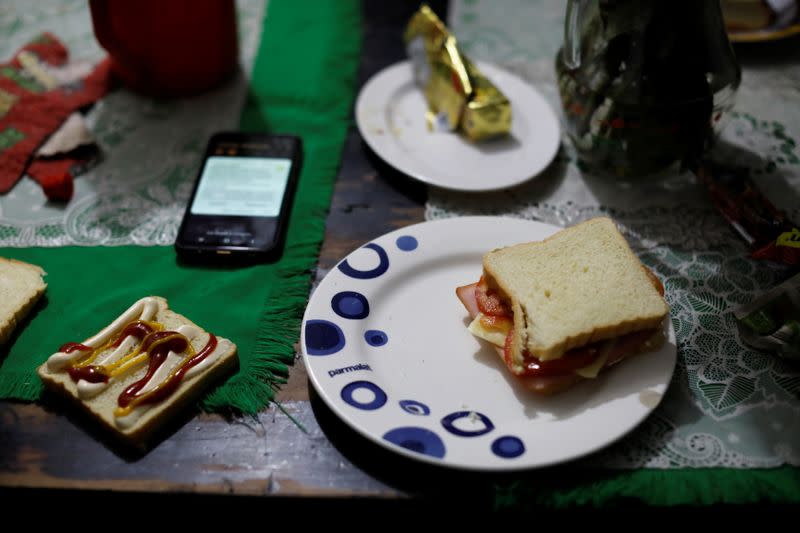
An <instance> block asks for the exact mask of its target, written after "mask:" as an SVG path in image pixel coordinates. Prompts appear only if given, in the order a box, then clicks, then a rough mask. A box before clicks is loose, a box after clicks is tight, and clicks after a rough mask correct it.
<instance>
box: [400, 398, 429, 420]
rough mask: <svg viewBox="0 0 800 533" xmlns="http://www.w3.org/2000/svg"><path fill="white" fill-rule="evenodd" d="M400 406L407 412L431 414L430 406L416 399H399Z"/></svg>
mask: <svg viewBox="0 0 800 533" xmlns="http://www.w3.org/2000/svg"><path fill="white" fill-rule="evenodd" d="M398 403H399V404H400V408H401V409H403V411H405V412H406V413H408V414H411V415H416V416H428V415H429V414H431V410H430V408H429V407H428V406H427V405H425V404H424V403H422V402H418V401H416V400H400V401H399V402H398Z"/></svg>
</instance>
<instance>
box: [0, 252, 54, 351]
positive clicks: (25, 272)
mask: <svg viewBox="0 0 800 533" xmlns="http://www.w3.org/2000/svg"><path fill="white" fill-rule="evenodd" d="M44 275H45V272H44V270H42V269H41V267H39V266H37V265H32V264H30V263H25V262H23V261H17V260H15V259H5V258H3V257H0V345H2V344H4V343H5V342H6V341H7V340H8V339H9V337H11V333H13V331H14V329H15V328H16V326H17V324H18V323H19V322H20V321H22V320H23V319H24V318H25V317H26V316H27V314H28V313H29V312H30V310H31V309H32V308H33V306H34V305H36V302H38V301H39V298H41V297H42V295H43V294H44V292H45V289H46V288H47V284H46V283H45V282H44V279H42V277H43V276H44Z"/></svg>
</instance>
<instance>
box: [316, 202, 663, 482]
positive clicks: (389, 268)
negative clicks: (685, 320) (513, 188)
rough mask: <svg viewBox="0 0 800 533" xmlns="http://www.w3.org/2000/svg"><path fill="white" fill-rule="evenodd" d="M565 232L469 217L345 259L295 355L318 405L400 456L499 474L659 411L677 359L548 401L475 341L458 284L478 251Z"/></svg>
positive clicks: (472, 277)
mask: <svg viewBox="0 0 800 533" xmlns="http://www.w3.org/2000/svg"><path fill="white" fill-rule="evenodd" d="M558 229H559V228H557V227H555V226H549V225H546V224H541V223H538V222H531V221H526V220H520V219H511V218H497V217H461V218H453V219H447V220H439V221H433V222H425V223H421V224H417V225H413V226H409V227H406V228H403V229H401V230H397V231H394V232H391V233H388V234H386V235H383V236H382V237H379V238H377V239H375V240H374V241H372V242H369V243H367V244H365V245H363V246H362V247H360V248H358V249H357V250H355V251H353V252H352V253H351V254H349V255H348V256H347V257H346V258H345V259H343V260H342V261H341V262H340V263H339V264H338V265H337V266H336V267H335V268H333V269H332V270H331V271H330V272H329V273H328V274H327V275H326V276H325V278H324V279H323V280H322V281H321V283H320V284H319V286H318V287H317V288H316V290H315V291H314V293H313V295H312V297H311V300H310V302H309V304H308V307H307V309H306V312H305V316H304V318H303V325H302V334H301V350H302V353H303V359H304V361H305V365H306V369H307V371H308V375H309V377H310V380H311V382H312V383H313V386H314V388H315V389H316V390H317V392H318V393H319V395H320V397H321V398H322V400H323V401H324V402H325V403H326V404H327V405H328V406H329V407H330V408H331V410H332V411H333V412H334V413H335V414H336V415H337V416H338V417H340V418H341V419H342V420H344V422H345V423H346V424H348V425H349V426H350V427H352V428H353V429H354V430H355V431H357V432H359V433H361V434H362V435H364V436H366V437H367V438H369V439H370V440H372V441H374V442H376V443H377V444H379V445H381V446H383V447H385V448H388V449H390V450H393V451H395V452H396V453H398V454H401V455H404V456H407V457H411V458H414V459H419V460H421V461H425V462H429V463H435V464H439V465H444V466H450V467H454V468H462V469H471V470H484V471H503V470H517V469H525V468H535V467H543V466H548V465H554V464H557V463H561V462H565V461H569V460H573V459H576V458H578V457H581V456H584V455H587V454H589V453H592V452H594V451H597V450H599V449H601V448H603V447H605V446H607V445H609V444H610V443H612V442H614V441H616V440H617V439H619V438H621V437H622V436H624V435H625V434H627V433H628V432H629V431H631V430H632V429H633V428H634V427H636V426H637V425H638V424H639V423H641V422H642V421H643V420H644V419H645V418H646V417H647V416H648V415H649V414H650V413H651V412H652V411H653V409H655V408H656V406H657V405H658V403H659V401H660V399H661V397H662V396H663V394H664V392H665V391H666V388H667V385H668V384H669V381H670V379H671V377H672V372H673V369H674V367H675V362H676V348H675V334H674V331H673V330H672V329H671V326H670V325H669V324H665V332H664V333H665V337H666V339H667V341H666V342H665V343H664V344H663V346H662V347H661V348H660V350H658V351H655V352H650V353H645V354H641V355H638V356H636V357H632V358H630V359H628V360H626V361H624V362H622V363H620V364H618V365H616V366H615V367H614V368H612V369H609V370H608V371H606V372H604V373H603V374H601V375H600V377H599V378H597V379H594V380H587V381H585V382H583V383H581V384H580V385H578V386H576V387H574V388H573V389H570V390H569V391H566V392H564V393H561V394H559V395H556V396H554V397H539V396H536V395H534V394H533V393H531V392H529V391H527V390H525V389H524V388H523V387H521V386H520V385H519V384H518V383H517V381H516V378H514V377H513V376H511V375H510V373H509V372H508V371H507V370H506V368H505V365H504V364H503V362H502V361H501V360H500V358H499V357H497V354H496V352H495V350H494V349H493V348H492V347H491V346H489V345H488V343H486V342H484V341H481V340H479V339H477V338H475V337H474V336H473V335H472V334H470V332H469V331H467V325H468V324H469V322H470V319H469V316H468V314H467V312H466V310H465V309H464V307H463V306H462V304H461V302H460V301H459V300H458V298H457V297H456V294H455V289H456V287H458V286H460V285H466V284H469V283H472V282H474V281H477V280H478V278H479V276H480V274H481V271H482V266H481V259H482V257H483V255H484V254H485V253H486V252H487V251H489V250H491V249H493V248H498V247H501V246H507V245H511V244H516V243H520V242H528V241H533V240H540V239H543V238H545V237H548V236H549V235H551V234H553V233H555V232H556V231H557V230H558Z"/></svg>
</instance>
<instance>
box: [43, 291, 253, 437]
mask: <svg viewBox="0 0 800 533" xmlns="http://www.w3.org/2000/svg"><path fill="white" fill-rule="evenodd" d="M237 366H238V358H237V353H236V345H235V344H234V343H232V342H231V341H230V340H228V339H225V338H222V337H217V336H216V335H214V334H212V333H208V332H206V331H204V330H203V329H202V328H201V327H199V326H197V325H196V324H194V323H193V322H191V321H190V320H189V319H188V318H186V317H184V316H182V315H179V314H178V313H175V312H174V311H172V310H170V309H169V306H168V304H167V301H166V300H165V299H164V298H161V297H158V296H147V297H145V298H142V299H140V300H138V301H137V302H135V303H134V304H133V305H131V306H130V307H129V308H128V309H127V310H125V311H124V312H123V313H122V314H121V315H119V316H118V317H117V318H116V319H114V320H113V321H112V322H111V323H110V324H109V325H108V326H106V327H105V328H103V329H102V330H101V331H100V332H98V333H97V334H96V335H94V336H93V337H90V338H88V339H86V340H84V341H82V342H67V343H65V344H63V345H62V346H61V347H60V348H59V349H58V351H57V352H56V353H54V354H53V355H51V356H50V357H49V358H48V359H47V360H46V361H45V362H44V363H43V364H42V365H41V366H40V367H39V368H38V369H37V373H38V375H39V377H40V378H41V380H42V382H43V383H44V385H45V386H46V387H47V388H48V389H50V390H52V391H54V392H55V393H57V394H59V395H61V396H62V397H65V398H68V399H70V400H72V401H73V402H74V403H76V404H77V405H78V406H79V407H80V408H81V409H82V410H84V411H86V412H87V413H88V414H89V415H90V416H91V417H92V418H94V419H95V420H96V421H97V422H98V423H99V424H100V425H101V426H103V427H104V428H105V429H107V430H109V431H110V432H111V433H112V434H113V435H114V436H116V437H118V438H119V440H121V441H122V442H124V443H126V444H129V445H132V446H133V447H135V448H139V449H143V448H146V447H147V445H148V444H149V443H150V439H151V437H153V436H154V435H155V433H156V430H157V429H159V428H161V427H162V426H163V425H164V424H166V423H167V422H168V421H169V420H170V419H172V418H173V416H174V415H176V414H177V413H178V412H179V411H180V410H181V409H182V408H183V407H184V406H186V405H187V404H189V403H191V402H192V401H194V400H196V399H197V398H198V397H199V396H200V395H201V394H202V393H203V392H204V391H206V390H207V389H208V388H209V386H210V385H211V384H212V383H213V382H215V381H217V380H218V379H220V378H221V377H223V376H225V375H227V374H229V373H230V372H231V371H232V370H234V369H235V368H236V367H237Z"/></svg>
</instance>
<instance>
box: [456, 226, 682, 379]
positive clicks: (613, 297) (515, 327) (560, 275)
mask: <svg viewBox="0 0 800 533" xmlns="http://www.w3.org/2000/svg"><path fill="white" fill-rule="evenodd" d="M456 294H457V296H458V298H459V299H460V300H461V302H462V303H463V304H464V306H465V307H466V309H467V311H468V312H469V314H470V316H471V317H472V319H473V320H472V322H471V323H470V325H469V331H470V332H471V333H472V334H473V335H475V336H476V337H479V338H481V339H483V340H485V341H487V342H489V343H491V344H492V345H493V346H494V347H495V349H496V350H497V353H498V354H499V355H500V357H501V358H502V360H503V362H504V363H505V365H506V366H507V367H508V370H509V371H510V372H511V373H512V374H513V375H514V376H516V378H518V379H519V380H520V381H521V382H522V383H523V384H524V386H525V387H526V388H528V389H529V390H531V391H533V392H535V393H540V394H545V395H550V394H555V393H558V392H561V391H564V390H567V389H569V388H571V387H573V386H574V385H576V384H577V383H579V382H581V381H583V380H586V379H593V378H596V377H597V376H598V375H599V374H600V373H601V372H602V371H603V370H604V369H606V368H608V367H610V366H611V365H614V364H616V363H619V362H620V361H622V360H623V359H625V358H627V357H631V356H633V355H635V354H638V353H641V352H644V351H648V350H652V349H655V348H656V347H657V346H658V345H659V344H660V342H661V341H662V340H663V333H662V329H663V328H662V323H663V322H664V319H665V318H666V316H667V314H668V313H669V307H668V305H667V303H666V301H665V300H664V288H663V286H662V284H661V282H660V281H659V280H658V278H657V277H656V276H655V275H654V274H653V273H652V272H651V271H650V270H649V269H648V268H647V267H645V266H644V265H643V264H642V263H641V262H640V261H639V259H638V258H637V257H636V255H635V254H634V253H633V251H632V250H631V249H630V247H629V245H628V243H627V241H626V240H625V238H624V237H623V235H622V234H621V233H620V232H619V230H618V229H617V227H616V225H615V224H614V222H613V221H612V220H611V219H609V218H605V217H599V218H595V219H592V220H588V221H586V222H583V223H581V224H577V225H575V226H572V227H570V228H567V229H565V230H562V231H560V232H558V233H556V234H554V235H553V236H551V237H549V238H547V239H545V240H543V241H536V242H529V243H524V244H518V245H515V246H509V247H506V248H500V249H496V250H492V251H490V252H489V253H487V254H486V255H484V257H483V275H482V276H481V278H480V280H479V281H477V282H476V283H473V284H470V285H466V286H463V287H458V288H457V289H456Z"/></svg>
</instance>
